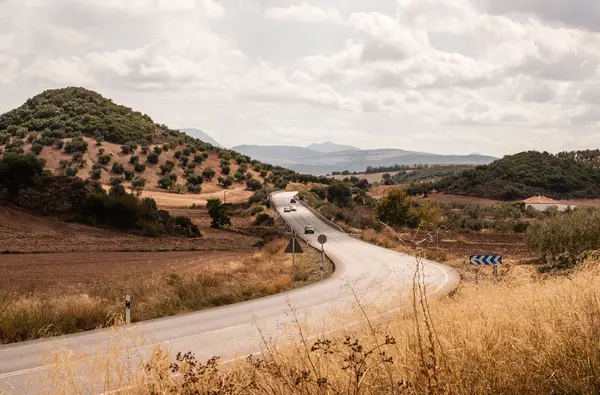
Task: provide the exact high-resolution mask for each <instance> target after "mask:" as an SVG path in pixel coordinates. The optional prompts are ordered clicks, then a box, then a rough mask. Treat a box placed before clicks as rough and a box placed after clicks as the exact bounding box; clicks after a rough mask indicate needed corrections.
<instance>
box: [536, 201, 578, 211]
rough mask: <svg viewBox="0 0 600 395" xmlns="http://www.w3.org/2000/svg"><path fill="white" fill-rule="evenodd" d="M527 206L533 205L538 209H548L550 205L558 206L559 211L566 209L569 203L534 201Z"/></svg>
mask: <svg viewBox="0 0 600 395" xmlns="http://www.w3.org/2000/svg"><path fill="white" fill-rule="evenodd" d="M527 206H531V207H533V208H534V209H536V210H538V211H546V210H547V209H548V208H549V207H552V206H556V208H558V211H565V210H566V209H567V207H569V205H566V204H541V203H532V204H528V205H527ZM571 208H575V206H571Z"/></svg>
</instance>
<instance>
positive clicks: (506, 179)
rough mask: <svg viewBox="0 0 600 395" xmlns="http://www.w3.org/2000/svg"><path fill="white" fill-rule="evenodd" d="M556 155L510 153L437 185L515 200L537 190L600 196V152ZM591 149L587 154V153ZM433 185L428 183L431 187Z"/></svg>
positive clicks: (554, 194)
mask: <svg viewBox="0 0 600 395" xmlns="http://www.w3.org/2000/svg"><path fill="white" fill-rule="evenodd" d="M593 152H594V151H578V152H572V153H561V154H558V155H552V154H550V153H547V152H537V151H527V152H521V153H518V154H515V155H507V156H505V157H504V158H502V159H500V160H497V161H495V162H493V163H491V164H489V165H486V166H477V167H475V168H473V169H469V170H465V171H463V172H462V173H460V174H458V175H454V176H449V177H446V178H444V179H442V180H441V181H440V182H439V183H437V184H436V185H435V187H436V188H438V189H440V190H442V191H444V192H449V193H453V194H457V195H468V196H476V197H484V198H493V199H502V200H514V199H523V198H528V197H531V196H534V195H537V194H541V195H545V196H549V197H553V198H556V199H570V198H598V197H600V169H599V168H598V167H597V164H598V159H599V158H600V154H598V153H596V154H590V153H593ZM586 153H587V154H586ZM429 187H431V186H427V188H429Z"/></svg>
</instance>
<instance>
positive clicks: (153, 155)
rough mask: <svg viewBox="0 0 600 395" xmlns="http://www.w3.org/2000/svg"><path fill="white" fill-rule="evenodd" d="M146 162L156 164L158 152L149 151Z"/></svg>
mask: <svg viewBox="0 0 600 395" xmlns="http://www.w3.org/2000/svg"><path fill="white" fill-rule="evenodd" d="M147 159H148V162H149V163H152V164H157V163H158V154H157V153H156V152H151V153H149V154H148V157H147Z"/></svg>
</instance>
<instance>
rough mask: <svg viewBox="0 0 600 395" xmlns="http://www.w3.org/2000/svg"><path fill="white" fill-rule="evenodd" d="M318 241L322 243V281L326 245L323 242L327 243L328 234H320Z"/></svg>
mask: <svg viewBox="0 0 600 395" xmlns="http://www.w3.org/2000/svg"><path fill="white" fill-rule="evenodd" d="M317 241H318V242H319V243H321V281H323V266H325V247H324V246H323V244H325V243H327V236H325V235H319V237H317Z"/></svg>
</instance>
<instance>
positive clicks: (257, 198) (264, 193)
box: [248, 187, 271, 205]
mask: <svg viewBox="0 0 600 395" xmlns="http://www.w3.org/2000/svg"><path fill="white" fill-rule="evenodd" d="M270 193H271V192H270V191H269V189H268V188H264V187H263V188H261V189H260V190H258V191H256V192H254V194H253V195H252V196H250V198H249V199H248V203H249V204H254V203H258V204H262V205H266V204H267V201H268V200H269V195H270Z"/></svg>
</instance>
